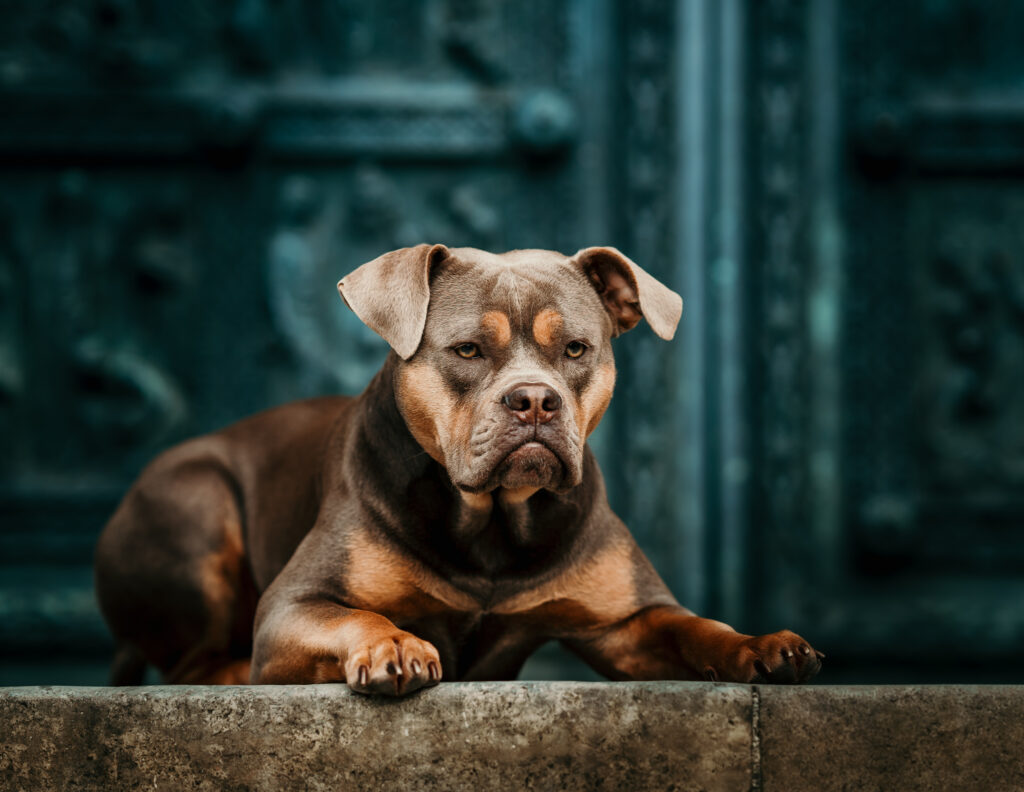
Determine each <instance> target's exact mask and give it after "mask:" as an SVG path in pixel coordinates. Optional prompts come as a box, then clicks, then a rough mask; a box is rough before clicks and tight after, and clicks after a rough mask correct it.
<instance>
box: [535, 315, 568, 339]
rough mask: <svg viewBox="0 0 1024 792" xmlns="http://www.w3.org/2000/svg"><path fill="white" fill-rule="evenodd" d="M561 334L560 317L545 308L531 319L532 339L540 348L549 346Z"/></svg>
mask: <svg viewBox="0 0 1024 792" xmlns="http://www.w3.org/2000/svg"><path fill="white" fill-rule="evenodd" d="M561 332H562V315H561V314H560V313H558V311H552V310H551V309H550V308H545V309H544V310H543V311H541V312H540V313H538V314H537V315H536V316H535V317H534V319H533V337H534V338H536V339H537V343H538V344H540V345H541V346H551V344H553V343H554V342H555V341H557V340H558V335H559V333H561Z"/></svg>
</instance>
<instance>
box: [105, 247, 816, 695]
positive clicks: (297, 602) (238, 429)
mask: <svg viewBox="0 0 1024 792" xmlns="http://www.w3.org/2000/svg"><path fill="white" fill-rule="evenodd" d="M338 288H339V290H340V292H341V295H342V297H343V298H344V299H345V301H346V302H347V303H348V305H349V306H350V307H351V308H352V310H354V311H355V312H356V314H357V315H358V316H359V317H360V319H362V320H363V321H364V322H365V323H366V324H367V325H369V326H370V327H371V328H372V329H373V330H375V331H377V332H378V333H380V335H381V336H383V337H384V338H385V339H386V340H387V341H388V343H389V344H390V345H391V346H392V348H393V349H394V352H393V353H391V354H390V355H389V357H388V360H387V362H386V363H385V364H384V367H383V368H382V369H381V371H380V372H379V373H378V374H377V376H376V377H375V378H374V380H373V381H372V382H371V383H370V385H369V386H368V387H367V389H366V390H365V392H364V393H363V394H362V395H360V396H358V397H355V398H341V397H338V398H323V399H316V400H312V401H305V402H299V403H296V404H290V405H287V406H284V407H280V408H277V409H274V410H270V411H268V412H265V413H261V414H259V415H256V416H254V417H251V418H248V419H246V420H244V421H241V422H239V423H237V424H234V425H233V426H229V427H228V428H226V429H224V430H222V431H220V432H216V433H214V434H211V435H208V436H205V437H200V438H198V439H195V440H191V441H188V442H186V443H183V444H182V445H179V446H177V447H175V448H172V449H170V450H169V451H167V452H165V453H163V454H162V455H161V456H159V457H158V458H157V459H156V460H155V461H154V462H153V463H152V464H150V465H149V467H147V468H146V470H145V471H144V472H143V473H142V475H141V476H140V477H139V480H138V481H137V482H136V483H135V485H134V486H133V487H132V488H131V490H129V492H128V494H127V495H126V496H125V498H124V501H123V502H122V503H121V505H120V507H119V508H118V510H117V512H116V513H115V514H114V516H113V517H112V518H111V520H110V523H109V524H108V525H107V527H106V529H105V531H104V533H103V535H102V536H101V538H100V542H99V546H98V549H97V554H96V586H97V592H98V595H99V601H100V605H101V607H102V610H103V613H104V615H105V617H106V619H107V622H108V624H109V625H110V628H111V630H112V631H113V633H114V636H115V637H116V639H117V641H118V646H119V649H118V653H117V656H116V658H115V663H114V669H113V681H114V682H115V683H121V684H130V683H137V682H138V681H139V680H140V679H141V675H142V670H143V668H144V666H145V664H146V663H150V664H152V665H154V666H156V668H158V669H159V670H160V672H161V673H162V675H163V677H164V679H165V680H166V681H168V682H176V683H177V682H180V683H243V682H254V683H285V682H296V683H302V682H342V681H344V682H346V683H348V685H349V686H351V687H352V688H353V689H354V690H357V691H361V692H364V693H386V694H404V693H408V692H410V691H413V690H416V689H417V688H420V687H423V686H424V685H432V684H435V683H436V682H438V681H439V680H440V679H441V677H442V675H443V676H444V677H445V678H446V679H463V680H480V679H512V678H514V677H515V676H516V674H517V673H518V671H519V669H520V667H521V666H522V664H523V662H524V661H525V660H526V658H527V657H528V656H529V655H530V653H531V652H533V651H534V650H535V649H536V648H537V647H538V646H540V645H541V644H542V643H544V642H546V641H548V640H559V641H562V642H563V643H564V644H565V645H566V646H568V647H569V648H570V649H571V650H572V651H573V652H575V653H576V654H578V655H579V656H581V657H582V658H583V659H584V660H586V661H587V662H588V663H589V664H590V665H591V666H593V667H594V668H595V669H597V670H598V671H599V672H601V673H602V674H604V675H606V676H608V677H611V678H613V679H717V680H729V681H738V682H751V681H757V680H763V681H766V682H800V681H804V680H807V679H809V678H810V677H812V676H813V675H814V674H815V673H817V671H818V669H819V668H820V666H821V655H820V654H819V653H818V652H816V651H815V650H814V649H812V648H811V647H810V646H809V645H808V643H807V642H806V641H804V640H803V639H802V638H800V637H799V636H797V635H795V634H793V633H792V632H788V631H783V632H778V633H773V634H771V635H763V636H757V637H754V636H749V635H742V634H740V633H737V632H735V631H734V630H733V629H732V628H730V627H728V626H727V625H725V624H722V623H720V622H715V621H711V620H708V619H702V618H699V617H697V616H695V615H694V614H693V613H691V612H690V611H688V610H686V609H685V608H682V607H680V606H679V604H678V603H677V602H676V600H675V599H674V598H673V596H672V594H671V593H670V592H669V591H668V589H667V588H666V587H665V585H664V583H662V581H661V580H660V579H659V577H658V575H657V574H656V573H655V571H654V569H653V568H652V567H651V565H650V563H649V562H648V561H647V559H646V558H645V557H644V555H643V554H642V553H641V552H640V550H639V549H638V548H637V546H636V543H635V542H634V540H633V538H632V536H631V535H630V533H629V531H628V529H627V528H626V526H625V525H623V523H622V522H621V520H619V519H618V517H616V516H615V514H614V513H613V512H612V510H611V509H610V508H609V506H608V502H607V500H606V498H605V491H604V485H603V482H602V478H601V472H600V470H599V469H598V467H597V463H596V462H595V460H594V457H593V455H592V454H591V452H590V450H589V448H588V447H587V445H586V438H587V436H588V435H589V434H590V433H591V432H592V431H593V430H594V428H595V427H596V426H597V424H598V421H600V419H601V416H602V414H603V413H604V411H605V408H606V407H607V406H608V401H609V399H610V398H611V395H612V387H613V384H614V382H615V365H614V362H613V359H612V350H611V346H610V341H611V339H612V338H613V337H614V336H617V335H619V334H620V333H622V332H624V331H625V330H628V329H630V328H631V327H633V326H634V325H636V324H637V322H639V320H640V319H641V318H642V317H643V318H646V319H647V321H648V322H649V323H650V325H651V327H652V328H653V329H654V332H655V333H657V334H658V335H659V336H661V337H662V338H666V339H668V338H671V337H672V335H673V334H674V332H675V328H676V324H677V323H678V321H679V317H680V312H681V311H682V301H681V300H680V299H679V296H678V295H676V294H675V293H674V292H672V291H670V290H669V289H667V288H666V287H665V286H663V285H662V284H661V283H659V282H658V281H656V280H655V279H654V278H652V277H651V276H650V275H648V274H647V273H645V272H644V271H643V270H642V269H640V267H638V266H637V265H636V264H634V263H633V262H632V261H630V260H629V259H627V258H626V257H625V256H623V255H622V254H621V253H619V252H618V251H617V250H615V249H613V248H605V247H598V248H587V249H585V250H582V251H580V252H579V253H577V254H576V255H575V256H572V257H568V258H567V257H566V256H564V255H561V254H558V253H554V252H550V251H542V250H519V251H514V252H511V253H505V254H504V255H494V254H491V253H486V252H483V251H480V250H475V249H471V248H462V249H453V250H449V249H448V248H446V247H444V246H443V245H434V246H430V245H419V246H418V247H415V248H408V249H405V250H398V251H395V252H392V253H388V254H386V255H384V256H381V257H380V258H378V259H375V260H374V261H371V262H370V263H368V264H365V265H364V266H362V267H360V268H359V269H357V270H356V271H355V272H353V273H352V274H351V275H349V276H348V277H346V278H344V279H343V280H342V281H341V283H339V284H338Z"/></svg>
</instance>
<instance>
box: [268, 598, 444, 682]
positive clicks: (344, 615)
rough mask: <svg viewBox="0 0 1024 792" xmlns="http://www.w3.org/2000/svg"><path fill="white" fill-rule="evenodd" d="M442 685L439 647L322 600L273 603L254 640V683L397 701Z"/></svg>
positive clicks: (376, 617) (370, 615)
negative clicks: (340, 688)
mask: <svg viewBox="0 0 1024 792" xmlns="http://www.w3.org/2000/svg"><path fill="white" fill-rule="evenodd" d="M440 679H441V658H440V656H439V655H438V652H437V649H435V648H434V646H433V645H432V644H430V643H428V642H427V641H424V640H421V639H420V638H417V637H416V636H415V635H413V634H412V633H409V632H406V631H404V630H400V629H398V627H396V626H395V625H394V624H392V623H391V621H389V620H388V619H386V618H385V617H384V616H381V615H380V614H378V613H373V612H371V611H366V610H357V609H353V608H346V607H344V606H343V605H339V604H337V603H335V602H331V601H330V600H327V599H294V600H285V601H281V599H279V598H270V599H268V600H267V601H266V602H261V603H260V609H259V612H258V613H257V618H256V629H255V635H254V646H253V658H252V675H251V681H252V682H253V683H254V684H289V683H295V684H304V683H310V682H345V683H347V684H348V685H349V687H351V688H352V689H353V690H355V691H358V692H360V693H379V694H385V695H392V696H400V695H404V694H406V693H410V692H412V691H413V690H416V689H418V688H421V687H423V686H425V685H435V684H437V683H438V682H439V681H440Z"/></svg>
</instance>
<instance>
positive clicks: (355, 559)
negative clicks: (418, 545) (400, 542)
mask: <svg viewBox="0 0 1024 792" xmlns="http://www.w3.org/2000/svg"><path fill="white" fill-rule="evenodd" d="M347 549H348V561H347V563H346V566H345V570H344V573H343V575H344V585H345V590H346V592H347V594H348V597H349V603H350V604H351V605H352V606H354V607H356V608H362V609H365V610H371V611H374V612H375V613H380V614H382V615H384V616H387V615H388V612H389V611H395V610H401V611H402V612H403V614H404V615H406V616H407V617H408V616H409V614H408V613H406V612H407V611H408V610H409V603H410V601H412V600H417V599H418V600H422V607H423V608H424V609H425V610H427V611H431V610H437V609H439V607H440V605H443V606H446V607H448V608H452V609H455V610H474V609H476V608H478V607H479V605H478V603H477V602H476V601H475V600H474V599H473V598H472V597H470V596H469V595H468V594H465V593H464V592H462V591H459V590H458V589H457V588H455V587H454V586H452V585H451V584H450V583H448V582H447V581H445V580H442V579H441V578H439V577H438V576H436V575H433V574H431V573H430V572H428V571H427V570H426V569H424V568H423V567H422V566H420V565H419V564H418V563H416V561H414V560H413V559H411V558H409V557H407V556H404V555H402V554H400V553H399V552H397V551H396V550H393V549H392V548H390V547H388V546H387V545H386V544H384V543H382V542H380V541H379V540H376V539H374V538H373V537H371V536H370V535H369V534H368V533H367V532H366V531H361V530H357V531H355V532H354V533H353V535H352V537H351V538H350V540H349V542H348V547H347ZM432 600H433V601H434V602H433V603H432V602H431V601H432ZM439 604H440V605H439ZM431 605H433V607H431Z"/></svg>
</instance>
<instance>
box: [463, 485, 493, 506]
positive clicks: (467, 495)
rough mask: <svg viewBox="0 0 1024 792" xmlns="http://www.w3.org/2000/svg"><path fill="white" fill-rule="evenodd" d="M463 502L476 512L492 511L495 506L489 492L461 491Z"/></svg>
mask: <svg viewBox="0 0 1024 792" xmlns="http://www.w3.org/2000/svg"><path fill="white" fill-rule="evenodd" d="M459 494H460V495H461V496H462V502H463V503H465V504H466V505H467V506H468V507H469V508H471V509H473V510H474V511H490V510H491V507H492V506H493V505H494V498H493V497H492V496H491V493H489V492H466V491H465V490H459Z"/></svg>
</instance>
